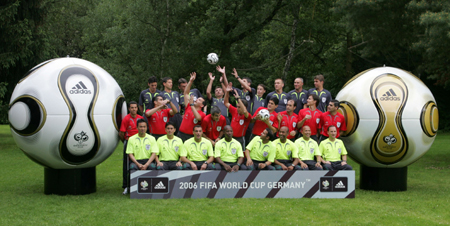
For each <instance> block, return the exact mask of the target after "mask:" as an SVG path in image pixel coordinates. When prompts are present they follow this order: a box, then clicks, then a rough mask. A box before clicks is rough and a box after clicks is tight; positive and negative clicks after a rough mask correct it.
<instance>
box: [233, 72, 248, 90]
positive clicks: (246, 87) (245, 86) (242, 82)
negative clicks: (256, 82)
mask: <svg viewBox="0 0 450 226" xmlns="http://www.w3.org/2000/svg"><path fill="white" fill-rule="evenodd" d="M231 74H232V75H234V77H235V78H236V79H237V80H238V81H239V83H241V86H242V87H244V89H246V90H247V91H249V92H251V91H252V88H250V86H248V84H247V83H245V82H244V80H242V79H241V77H239V75H238V73H237V71H236V68H233V73H231Z"/></svg>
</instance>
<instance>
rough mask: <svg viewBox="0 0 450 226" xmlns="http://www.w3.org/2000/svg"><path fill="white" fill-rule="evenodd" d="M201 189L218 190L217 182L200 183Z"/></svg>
mask: <svg viewBox="0 0 450 226" xmlns="http://www.w3.org/2000/svg"><path fill="white" fill-rule="evenodd" d="M200 188H205V189H217V185H216V182H212V181H208V182H200Z"/></svg>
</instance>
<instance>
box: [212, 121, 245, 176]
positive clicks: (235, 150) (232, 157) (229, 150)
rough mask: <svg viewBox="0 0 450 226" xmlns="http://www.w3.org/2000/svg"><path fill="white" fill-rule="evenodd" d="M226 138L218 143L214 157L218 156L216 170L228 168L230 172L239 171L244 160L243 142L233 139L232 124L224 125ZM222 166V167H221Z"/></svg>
mask: <svg viewBox="0 0 450 226" xmlns="http://www.w3.org/2000/svg"><path fill="white" fill-rule="evenodd" d="M224 134H225V138H222V139H221V140H219V141H218V142H217V143H216V146H215V147H216V148H215V152H214V157H215V158H216V161H217V163H219V164H216V165H215V166H216V170H220V169H223V170H226V171H228V172H237V171H238V170H239V168H240V167H241V164H242V162H243V161H244V153H243V152H242V144H241V143H239V142H238V141H237V140H235V139H233V129H232V128H231V126H229V125H226V126H225V127H224ZM221 166H222V167H221Z"/></svg>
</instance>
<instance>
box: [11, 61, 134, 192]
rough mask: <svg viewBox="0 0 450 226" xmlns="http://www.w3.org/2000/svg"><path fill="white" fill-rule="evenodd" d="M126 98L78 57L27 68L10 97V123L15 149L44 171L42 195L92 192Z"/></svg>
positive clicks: (97, 69) (104, 74) (115, 139)
mask: <svg viewBox="0 0 450 226" xmlns="http://www.w3.org/2000/svg"><path fill="white" fill-rule="evenodd" d="M125 114H126V104H125V103H124V96H123V94H122V90H121V89H120V87H119V85H118V84H117V82H116V81H115V80H114V79H113V78H112V77H111V75H109V74H108V72H106V71H105V70H103V69H102V68H100V67H99V66H97V65H95V64H93V63H91V62H89V61H86V60H82V59H77V58H59V59H53V60H49V61H46V62H44V63H41V64H39V65H37V66H36V67H34V68H33V69H31V70H30V71H29V72H28V73H27V74H26V75H25V76H24V78H23V79H22V80H20V81H19V83H18V84H17V85H16V87H15V89H14V92H13V94H12V96H11V102H10V109H9V121H10V125H11V132H12V135H13V137H14V140H15V142H16V143H17V145H18V146H19V148H20V149H21V150H22V151H23V152H24V153H25V155H27V156H28V157H29V158H30V159H32V160H33V161H34V162H36V163H39V164H41V165H43V166H44V167H45V182H44V183H45V189H44V191H45V193H46V194H88V193H92V192H95V190H96V181H95V180H96V179H95V166H96V165H98V164H100V163H101V162H102V161H104V160H105V159H106V158H108V157H109V156H110V155H111V154H112V152H113V151H114V149H115V148H116V146H117V144H118V142H119V137H118V131H119V127H120V123H121V120H122V116H125Z"/></svg>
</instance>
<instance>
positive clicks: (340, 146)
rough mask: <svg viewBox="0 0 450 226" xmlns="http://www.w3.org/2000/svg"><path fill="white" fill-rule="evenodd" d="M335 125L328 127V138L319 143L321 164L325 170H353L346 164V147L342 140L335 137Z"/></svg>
mask: <svg viewBox="0 0 450 226" xmlns="http://www.w3.org/2000/svg"><path fill="white" fill-rule="evenodd" d="M336 135H337V130H336V126H329V127H328V137H329V138H328V139H326V140H324V141H322V142H321V143H320V145H319V149H320V152H321V153H322V157H323V158H322V165H323V167H324V168H325V169H326V170H353V168H352V167H351V166H350V165H348V164H347V149H345V146H344V142H342V140H340V139H337V138H336Z"/></svg>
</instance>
